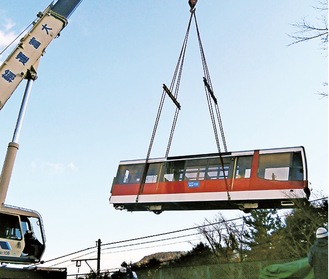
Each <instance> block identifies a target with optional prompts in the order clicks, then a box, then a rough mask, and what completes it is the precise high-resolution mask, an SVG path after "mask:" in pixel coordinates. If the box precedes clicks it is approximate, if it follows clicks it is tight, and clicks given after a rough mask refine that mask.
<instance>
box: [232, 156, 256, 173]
mask: <svg viewBox="0 0 329 279" xmlns="http://www.w3.org/2000/svg"><path fill="white" fill-rule="evenodd" d="M251 163H252V156H243V157H237V164H236V170H235V178H250V175H251Z"/></svg>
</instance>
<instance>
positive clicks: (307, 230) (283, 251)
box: [133, 199, 328, 270]
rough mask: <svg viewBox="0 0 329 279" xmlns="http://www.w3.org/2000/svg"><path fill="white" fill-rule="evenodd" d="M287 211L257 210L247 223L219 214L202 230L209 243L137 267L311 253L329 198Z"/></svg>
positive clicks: (288, 257) (296, 256)
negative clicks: (238, 222)
mask: <svg viewBox="0 0 329 279" xmlns="http://www.w3.org/2000/svg"><path fill="white" fill-rule="evenodd" d="M284 212H285V214H283V215H282V214H281V215H280V214H279V212H278V211H277V210H275V209H260V210H253V211H252V212H251V213H250V215H248V216H245V217H243V223H242V224H237V223H236V222H235V220H225V218H224V217H223V216H222V214H218V216H217V217H216V218H215V220H212V221H209V220H205V222H204V224H203V225H202V226H200V228H199V232H200V234H202V235H203V236H204V239H205V242H200V243H199V244H197V245H196V246H194V247H193V249H192V250H191V251H189V252H187V253H185V254H184V253H180V256H179V257H177V255H176V257H174V256H170V257H169V258H168V260H164V255H162V259H161V260H160V258H159V257H156V256H154V257H151V258H149V259H148V261H146V262H145V261H144V262H143V263H142V264H135V265H133V269H134V270H138V269H139V270H140V269H145V268H161V267H168V266H169V267H175V266H190V265H192V266H196V265H203V264H215V263H217V264H218V263H230V262H247V261H264V260H282V259H285V260H288V261H290V260H291V261H293V260H296V259H300V258H303V257H306V256H307V253H308V250H309V248H310V246H311V245H312V244H313V242H314V240H315V233H314V232H315V231H316V229H317V228H318V227H319V226H324V227H327V225H328V201H327V199H320V200H319V201H318V202H315V203H312V204H311V203H308V204H300V205H298V206H297V208H295V209H292V210H290V211H287V210H285V211H284Z"/></svg>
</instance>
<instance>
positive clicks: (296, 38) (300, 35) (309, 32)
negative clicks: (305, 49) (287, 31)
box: [289, 0, 328, 97]
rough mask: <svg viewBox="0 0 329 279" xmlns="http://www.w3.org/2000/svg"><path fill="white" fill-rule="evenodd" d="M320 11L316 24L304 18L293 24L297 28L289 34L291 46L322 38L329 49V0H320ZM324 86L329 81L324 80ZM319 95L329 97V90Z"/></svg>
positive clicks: (323, 46) (325, 46) (324, 46)
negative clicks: (292, 33)
mask: <svg viewBox="0 0 329 279" xmlns="http://www.w3.org/2000/svg"><path fill="white" fill-rule="evenodd" d="M314 8H315V9H316V10H317V11H319V14H320V18H319V19H318V22H317V23H316V24H312V23H310V22H308V21H307V20H306V18H303V19H302V20H301V21H300V22H297V23H295V24H293V26H294V27H296V28H297V31H296V32H295V33H294V35H289V36H290V37H291V38H292V39H293V41H292V43H291V44H289V46H291V45H294V44H298V43H301V42H306V41H310V40H315V39H320V44H321V45H322V48H323V49H324V50H327V49H328V0H320V1H319V5H318V7H314ZM323 86H326V87H327V86H328V82H323ZM319 95H321V96H323V97H328V93H327V92H319Z"/></svg>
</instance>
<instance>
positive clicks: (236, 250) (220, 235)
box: [199, 214, 243, 262]
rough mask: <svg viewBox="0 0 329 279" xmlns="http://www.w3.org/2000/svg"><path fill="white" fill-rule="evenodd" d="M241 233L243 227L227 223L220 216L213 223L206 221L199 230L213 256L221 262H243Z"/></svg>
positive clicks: (231, 222) (230, 222)
mask: <svg viewBox="0 0 329 279" xmlns="http://www.w3.org/2000/svg"><path fill="white" fill-rule="evenodd" d="M242 231H243V226H242V227H241V225H238V224H236V223H235V222H233V221H227V220H226V219H225V218H224V216H223V215H222V214H219V215H218V216H217V217H216V219H215V221H214V222H211V221H209V220H207V219H206V220H205V222H204V224H203V226H200V228H199V232H200V233H201V234H202V235H203V236H204V238H205V239H206V240H207V242H208V244H209V246H210V249H211V250H212V252H213V253H214V255H215V256H216V257H217V258H218V259H219V260H220V261H222V262H230V261H242V260H243V247H242V246H241V244H242V242H241V237H242Z"/></svg>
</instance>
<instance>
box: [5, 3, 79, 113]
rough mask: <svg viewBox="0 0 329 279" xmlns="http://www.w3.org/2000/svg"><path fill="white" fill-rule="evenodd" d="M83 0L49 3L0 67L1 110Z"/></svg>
mask: <svg viewBox="0 0 329 279" xmlns="http://www.w3.org/2000/svg"><path fill="white" fill-rule="evenodd" d="M81 1H82V0H70V1H67V0H58V1H57V2H56V4H55V5H53V4H50V5H49V6H48V7H47V8H46V9H45V10H44V11H43V12H42V13H39V14H38V17H39V19H38V20H37V21H36V22H34V24H33V27H32V28H31V30H30V31H29V32H28V33H27V34H26V35H25V36H24V37H23V38H22V39H21V40H20V43H19V44H18V46H17V47H16V48H15V49H14V51H13V52H12V53H11V54H10V55H9V56H8V58H7V59H6V60H5V61H4V62H3V64H2V65H1V66H0V110H1V109H2V107H3V106H4V105H5V103H6V102H7V101H8V99H9V98H10V96H11V95H12V94H13V93H14V91H15V89H16V88H17V86H18V85H19V84H20V82H21V81H22V80H23V79H24V78H26V76H27V74H28V71H29V70H30V69H31V68H32V67H34V65H36V63H38V60H39V59H40V57H41V56H42V55H43V53H44V52H45V49H46V48H47V46H48V45H49V44H50V43H51V42H52V40H53V39H54V38H56V37H57V36H58V35H59V33H60V31H61V30H62V29H63V28H64V27H65V26H66V25H67V19H68V17H69V16H70V14H71V13H72V12H73V11H74V9H75V8H76V7H77V6H78V4H79V3H80V2H81Z"/></svg>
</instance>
